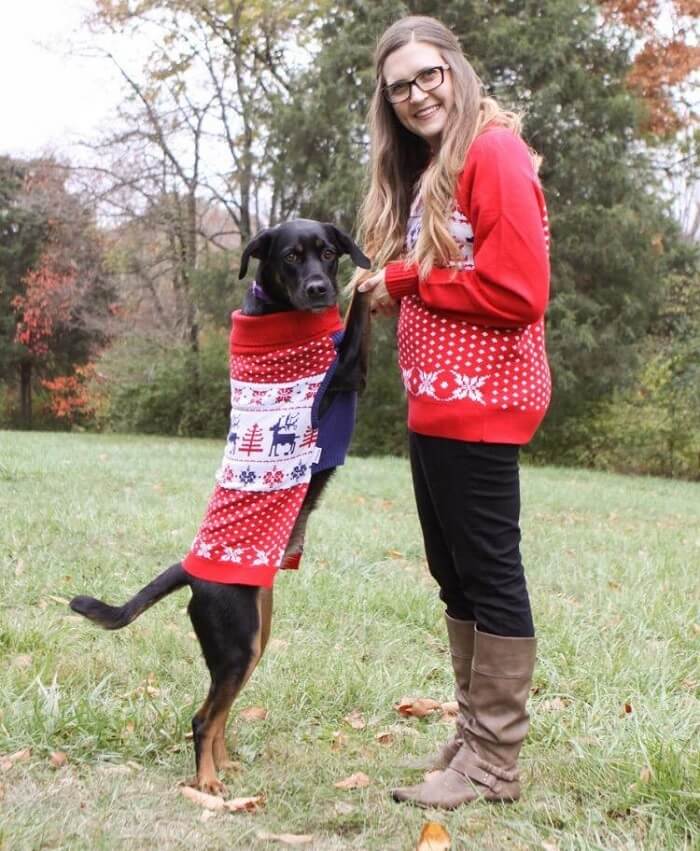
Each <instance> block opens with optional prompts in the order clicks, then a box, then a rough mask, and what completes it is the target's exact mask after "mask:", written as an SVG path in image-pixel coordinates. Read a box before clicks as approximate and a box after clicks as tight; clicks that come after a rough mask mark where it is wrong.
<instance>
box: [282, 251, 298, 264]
mask: <svg viewBox="0 0 700 851" xmlns="http://www.w3.org/2000/svg"><path fill="white" fill-rule="evenodd" d="M284 260H285V262H286V263H298V262H299V255H298V254H297V253H296V251H290V252H289V254H285V255H284Z"/></svg>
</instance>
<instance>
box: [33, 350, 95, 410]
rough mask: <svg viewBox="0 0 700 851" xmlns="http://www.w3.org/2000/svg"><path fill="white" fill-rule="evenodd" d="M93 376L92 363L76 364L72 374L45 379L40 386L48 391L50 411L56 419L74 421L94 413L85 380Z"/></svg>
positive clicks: (93, 368)
mask: <svg viewBox="0 0 700 851" xmlns="http://www.w3.org/2000/svg"><path fill="white" fill-rule="evenodd" d="M94 376H95V367H94V366H93V365H92V364H86V365H85V366H76V367H75V368H74V371H73V374H72V375H59V376H57V377H56V378H52V379H45V380H43V381H42V382H41V384H42V387H44V388H45V389H46V390H48V391H49V393H50V394H51V396H50V407H51V413H52V414H53V415H54V416H55V417H57V418H58V419H62V420H66V421H67V422H70V423H74V422H76V420H78V419H80V418H83V417H89V416H91V415H92V414H93V413H94V406H93V404H92V399H91V398H90V396H89V394H88V388H87V382H88V381H89V380H90V379H92V378H93V377H94Z"/></svg>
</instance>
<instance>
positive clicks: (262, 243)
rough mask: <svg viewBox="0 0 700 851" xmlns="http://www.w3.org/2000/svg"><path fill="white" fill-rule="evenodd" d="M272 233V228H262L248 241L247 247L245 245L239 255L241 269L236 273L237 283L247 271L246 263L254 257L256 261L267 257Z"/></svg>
mask: <svg viewBox="0 0 700 851" xmlns="http://www.w3.org/2000/svg"><path fill="white" fill-rule="evenodd" d="M273 231H274V228H263V230H261V231H260V232H259V233H257V234H256V235H255V236H254V237H253V238H252V239H251V240H250V242H249V243H248V245H246V247H245V251H244V252H243V254H242V255H241V268H240V270H239V272H238V280H239V281H240V280H241V278H244V277H245V274H246V272H247V271H248V261H249V260H250V258H251V257H255V259H256V260H263V259H264V258H265V257H267V252H268V251H269V248H270V240H271V238H272V233H273Z"/></svg>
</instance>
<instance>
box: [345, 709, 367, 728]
mask: <svg viewBox="0 0 700 851" xmlns="http://www.w3.org/2000/svg"><path fill="white" fill-rule="evenodd" d="M343 721H345V723H346V724H349V725H350V726H351V727H352V729H353V730H364V729H365V727H366V726H367V725H366V723H365V719H364V718H363V717H362V713H361V712H360V710H359V709H353V710H352V712H351V713H350V714H349V715H346V716H345V718H343Z"/></svg>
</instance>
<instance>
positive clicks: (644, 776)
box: [639, 765, 654, 783]
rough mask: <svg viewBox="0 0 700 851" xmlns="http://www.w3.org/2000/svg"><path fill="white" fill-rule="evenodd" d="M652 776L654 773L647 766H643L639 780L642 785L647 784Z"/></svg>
mask: <svg viewBox="0 0 700 851" xmlns="http://www.w3.org/2000/svg"><path fill="white" fill-rule="evenodd" d="M653 776H654V772H653V771H652V770H651V768H649V766H648V765H645V766H644V768H643V769H642V770H641V771H640V772H639V779H640V780H641V781H642V783H649V782H650V781H651V778H652V777H653Z"/></svg>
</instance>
